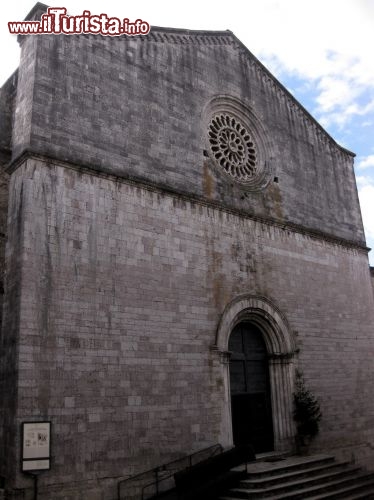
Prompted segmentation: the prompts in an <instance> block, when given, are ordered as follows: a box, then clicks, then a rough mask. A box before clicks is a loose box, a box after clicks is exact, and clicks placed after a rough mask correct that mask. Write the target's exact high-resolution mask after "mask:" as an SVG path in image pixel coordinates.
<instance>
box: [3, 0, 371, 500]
mask: <svg viewBox="0 0 374 500" xmlns="http://www.w3.org/2000/svg"><path fill="white" fill-rule="evenodd" d="M44 10H45V6H43V5H41V4H37V5H36V6H35V8H34V9H33V11H32V12H31V13H30V15H29V19H33V18H38V16H39V17H40V15H41V13H42V12H43V11H44ZM20 45H21V61H20V66H19V69H18V71H17V73H16V74H15V75H13V77H11V78H10V79H9V81H8V82H7V83H6V84H5V85H4V86H3V88H2V90H1V92H2V95H1V100H0V103H1V112H2V116H3V120H2V125H1V127H0V132H1V137H0V146H1V161H2V170H1V171H2V183H1V186H0V188H1V200H0V201H1V209H2V214H1V218H0V221H1V224H2V227H3V229H2V231H3V234H4V235H5V236H4V241H6V244H5V243H4V244H3V247H4V248H3V251H2V257H1V258H2V262H3V266H4V289H3V316H2V337H1V365H0V368H1V384H2V385H1V394H0V399H1V401H2V408H1V412H2V413H1V431H0V432H1V442H2V443H3V447H2V450H1V454H2V457H1V460H2V461H1V469H0V476H1V477H2V478H3V479H4V484H5V488H6V491H7V494H8V496H9V498H31V494H32V481H31V479H30V477H29V476H28V475H26V474H24V473H22V471H21V468H20V457H21V447H22V435H21V425H22V423H24V422H42V421H43V422H44V421H48V422H50V423H51V429H52V430H51V433H52V435H51V463H50V470H48V471H45V472H43V473H42V474H40V476H39V497H40V498H42V499H48V498H54V499H69V500H73V499H81V498H90V499H104V498H105V500H108V499H114V498H116V494H117V493H116V492H117V490H116V488H117V483H118V481H119V480H121V479H123V478H126V477H129V476H131V475H134V474H137V473H140V472H142V471H144V470H146V469H150V468H151V467H155V466H157V465H161V464H162V463H165V462H168V461H170V460H173V459H174V458H178V457H180V456H183V455H186V454H189V453H192V452H194V451H196V450H199V449H202V448H205V447H208V446H210V445H212V444H215V443H220V444H222V446H223V447H230V446H232V445H233V444H241V443H244V442H252V443H253V444H254V446H255V449H256V452H258V453H259V452H267V451H273V450H276V451H289V452H292V451H293V450H294V448H295V437H296V428H295V423H294V421H293V415H292V413H293V391H294V385H295V376H296V375H295V374H296V371H297V370H299V371H301V372H302V373H303V376H304V378H305V382H306V384H307V387H308V388H309V389H310V390H311V391H312V392H313V394H314V395H315V396H316V398H317V399H318V401H319V403H320V406H321V411H322V420H321V422H320V432H319V434H318V436H317V437H316V439H315V440H314V441H313V445H312V450H315V451H323V452H330V453H335V454H336V455H337V456H338V457H341V458H347V459H349V460H352V459H354V460H355V461H356V462H357V463H360V464H361V465H364V466H367V467H370V466H371V467H372V468H373V463H374V448H373V443H374V398H373V397H372V392H373V389H372V380H373V375H374V365H373V362H372V359H373V354H374V335H373V334H374V327H373V325H374V299H373V290H372V285H371V278H370V273H369V265H368V249H367V247H366V243H365V235H364V230H363V225H362V220H361V213H360V207H359V201H358V195H357V188H356V183H355V176H354V171H353V158H354V155H353V153H351V152H349V151H347V150H345V149H344V148H342V147H341V146H339V145H338V144H337V143H336V142H335V141H334V140H333V138H331V137H330V136H329V135H328V134H327V132H326V131H325V130H323V129H322V127H321V126H320V125H319V124H318V123H317V122H316V121H315V120H314V119H313V117H312V116H311V115H310V114H309V113H308V112H307V111H306V110H305V109H304V108H303V107H302V106H301V105H300V104H299V103H298V102H297V101H296V100H295V99H294V98H293V97H292V95H291V94H290V93H289V92H288V91H287V90H286V89H285V88H284V87H283V86H282V85H281V84H280V83H279V82H278V81H277V80H276V79H275V78H274V77H273V76H272V75H271V74H270V73H269V72H268V70H267V69H266V68H265V67H264V66H263V65H262V64H261V63H260V62H259V61H258V60H257V59H256V58H255V57H254V56H253V55H252V54H251V53H250V52H249V51H248V50H247V49H246V48H245V47H244V46H243V45H242V43H241V42H240V41H239V40H238V39H237V38H236V37H235V36H234V35H233V34H232V33H231V32H228V31H227V32H202V31H198V32H197V31H196V32H195V31H187V30H175V29H166V28H153V29H152V30H151V32H150V34H149V35H146V36H141V37H132V38H130V37H114V38H110V37H102V36H94V35H74V36H63V35H58V36H55V35H40V36H22V37H20ZM6 212H7V217H6ZM22 495H23V496H22ZM85 495H86V496H85Z"/></svg>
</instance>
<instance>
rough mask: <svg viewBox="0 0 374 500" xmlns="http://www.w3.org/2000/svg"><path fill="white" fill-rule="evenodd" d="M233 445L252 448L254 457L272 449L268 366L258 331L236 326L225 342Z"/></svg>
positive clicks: (251, 325) (265, 352)
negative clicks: (227, 348)
mask: <svg viewBox="0 0 374 500" xmlns="http://www.w3.org/2000/svg"><path fill="white" fill-rule="evenodd" d="M229 351H231V353H232V354H231V358H230V387H231V411H232V426H233V437H234V444H235V445H241V444H252V446H253V447H254V449H255V452H256V453H261V452H265V451H271V450H273V448H274V437H273V423H272V412H271V399H270V384H269V366H268V360H267V351H266V346H265V342H264V340H263V337H262V333H261V332H260V330H259V329H258V328H257V327H256V326H255V325H253V324H251V323H240V324H239V325H237V326H236V327H235V328H234V330H233V332H232V334H231V336H230V341H229Z"/></svg>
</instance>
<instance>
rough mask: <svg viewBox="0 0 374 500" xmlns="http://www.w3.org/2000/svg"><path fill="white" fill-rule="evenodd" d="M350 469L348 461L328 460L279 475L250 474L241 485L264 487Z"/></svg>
mask: <svg viewBox="0 0 374 500" xmlns="http://www.w3.org/2000/svg"><path fill="white" fill-rule="evenodd" d="M348 469H349V463H348V462H341V463H337V462H328V463H324V464H322V465H321V464H319V465H318V466H317V467H307V468H298V469H295V470H290V471H289V470H288V471H287V472H285V473H283V474H281V473H279V474H277V475H271V476H268V475H266V476H262V477H260V478H258V477H255V478H253V477H252V475H251V474H249V475H248V477H247V478H246V479H243V480H242V481H241V483H240V485H241V486H243V487H249V485H250V486H251V487H252V488H264V487H266V486H271V485H276V484H281V483H285V482H287V481H290V480H292V479H294V480H297V479H301V478H307V477H314V476H318V475H319V474H321V473H326V474H328V473H333V472H335V471H344V470H348ZM357 469H358V468H357ZM280 472H281V471H280Z"/></svg>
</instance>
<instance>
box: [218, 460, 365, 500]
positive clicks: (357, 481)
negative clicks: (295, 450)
mask: <svg viewBox="0 0 374 500" xmlns="http://www.w3.org/2000/svg"><path fill="white" fill-rule="evenodd" d="M240 498H247V499H251V500H252V499H253V500H255V499H259V498H264V499H267V500H286V499H290V500H291V499H306V498H308V499H310V500H322V499H326V500H327V499H347V500H358V499H367V500H368V499H374V472H364V471H363V470H362V469H360V467H358V466H355V465H353V464H350V463H349V462H337V461H336V460H335V458H334V457H332V456H328V455H314V456H308V457H296V456H294V457H282V456H278V457H277V456H275V455H273V456H270V457H267V458H266V457H264V456H263V457H262V458H259V457H258V458H257V461H256V462H254V463H249V464H248V465H247V474H246V476H245V478H243V479H241V480H240V482H239V483H238V485H237V486H236V487H234V488H231V489H230V490H229V491H228V492H227V493H226V494H225V495H223V496H221V497H219V499H220V500H237V499H240Z"/></svg>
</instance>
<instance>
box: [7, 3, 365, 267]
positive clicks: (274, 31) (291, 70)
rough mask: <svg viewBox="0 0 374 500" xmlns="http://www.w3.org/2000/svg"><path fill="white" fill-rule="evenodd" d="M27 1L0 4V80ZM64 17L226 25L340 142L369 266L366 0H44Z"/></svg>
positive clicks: (14, 62)
mask: <svg viewBox="0 0 374 500" xmlns="http://www.w3.org/2000/svg"><path fill="white" fill-rule="evenodd" d="M35 3H36V2H35V1H34V0H30V1H28V0H18V1H16V2H1V3H0V47H1V49H0V50H1V64H0V85H2V84H3V83H4V81H5V80H6V79H7V78H8V76H10V74H11V73H12V72H13V71H14V70H15V69H16V67H17V66H18V60H19V48H18V44H17V40H16V36H14V35H10V34H9V32H8V25H7V22H8V21H21V20H23V19H24V18H25V16H26V15H27V14H28V12H29V11H30V10H31V9H32V7H33V6H34V4H35ZM47 3H48V5H50V6H55V7H66V9H67V12H68V14H74V15H79V14H82V12H83V11H84V10H90V11H91V13H92V14H100V13H105V14H107V15H108V16H116V17H118V18H125V17H127V18H129V20H130V21H135V20H136V19H142V20H144V21H147V22H148V23H149V24H150V25H154V26H167V27H174V28H187V29H203V30H226V29H229V30H231V31H232V32H234V34H235V35H236V36H237V37H238V38H239V39H240V40H241V41H242V42H243V43H244V45H245V46H246V47H247V48H248V49H249V50H250V51H251V52H252V53H253V54H254V55H255V56H256V57H257V58H258V59H259V60H260V61H261V62H262V63H263V64H264V65H265V66H266V67H267V68H268V69H269V70H270V71H271V72H272V73H273V74H274V75H275V76H276V78H278V80H280V81H281V82H282V83H283V85H284V86H285V87H287V89H288V90H289V91H290V92H291V93H292V94H293V95H294V96H295V97H296V99H297V100H298V101H299V102H301V104H303V106H304V107H305V108H306V109H307V110H308V111H309V112H310V113H311V114H312V115H313V116H314V118H316V119H317V121H318V122H319V123H320V124H321V125H322V126H323V127H324V128H325V129H326V130H327V132H328V133H329V134H330V135H331V136H332V137H333V138H334V139H335V140H336V141H337V142H338V143H339V144H340V145H342V146H344V147H345V148H347V149H349V150H350V151H353V152H354V153H356V158H355V172H356V179H357V186H358V193H359V198H360V204H361V212H362V216H363V222H364V228H365V234H366V242H367V245H368V246H369V247H371V248H373V251H372V252H370V254H369V257H370V262H371V265H374V56H373V50H374V0H313V1H312V0H231V1H228V0H226V1H223V0H206V1H204V0H189V1H188V2H187V1H185V2H180V1H179V2H176V1H175V0H174V1H170V0H158V1H155V0H136V1H132V2H131V1H128V2H119V1H118V0H117V1H116V0H106V1H105V2H99V1H97V0H74V1H73V0H49V2H47Z"/></svg>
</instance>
